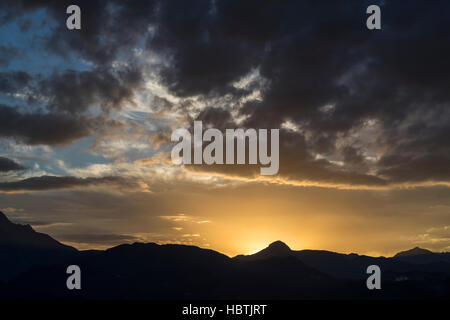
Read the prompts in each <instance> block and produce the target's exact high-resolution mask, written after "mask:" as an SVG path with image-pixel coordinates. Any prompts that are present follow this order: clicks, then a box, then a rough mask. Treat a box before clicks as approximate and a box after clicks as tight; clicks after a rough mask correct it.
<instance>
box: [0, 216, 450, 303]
mask: <svg viewBox="0 0 450 320" xmlns="http://www.w3.org/2000/svg"><path fill="white" fill-rule="evenodd" d="M72 264H75V265H78V266H80V268H81V271H82V281H81V282H82V289H81V290H68V289H67V287H66V279H67V277H68V275H67V274H66V268H67V266H69V265H72ZM373 264H376V265H378V266H380V268H381V270H382V289H381V290H368V289H367V287H366V279H367V277H368V276H369V275H367V274H366V269H367V267H368V266H369V265H373ZM0 298H2V299H423V298H425V299H433V298H439V299H449V298H450V253H434V252H431V251H428V250H425V249H421V248H414V249H411V250H409V251H403V252H399V253H398V254H396V255H395V256H394V257H391V258H385V257H369V256H364V255H358V254H340V253H335V252H330V251H320V250H299V251H295V250H291V249H290V248H289V247H288V246H287V245H286V244H284V243H283V242H281V241H276V242H274V243H272V244H270V245H269V246H268V247H267V248H265V249H263V250H261V251H260V252H258V253H255V254H253V255H239V256H236V257H234V258H229V257H227V256H226V255H223V254H221V253H218V252H216V251H213V250H207V249H201V248H198V247H195V246H185V245H175V244H166V245H158V244H155V243H134V244H123V245H119V246H116V247H113V248H110V249H107V250H89V251H78V250H76V249H75V248H73V247H70V246H66V245H64V244H62V243H60V242H58V241H56V240H55V239H53V238H51V237H50V236H48V235H45V234H42V233H38V232H36V231H34V230H33V229H32V227H31V226H29V225H19V224H14V223H12V222H10V221H9V220H8V218H7V217H6V216H5V215H4V214H3V213H1V212H0Z"/></svg>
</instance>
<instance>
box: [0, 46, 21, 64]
mask: <svg viewBox="0 0 450 320" xmlns="http://www.w3.org/2000/svg"><path fill="white" fill-rule="evenodd" d="M18 54H19V52H18V50H17V49H16V48H12V47H5V46H2V45H0V67H7V66H9V63H10V61H11V60H12V59H13V58H14V57H17V55H18Z"/></svg>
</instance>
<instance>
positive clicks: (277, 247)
mask: <svg viewBox="0 0 450 320" xmlns="http://www.w3.org/2000/svg"><path fill="white" fill-rule="evenodd" d="M265 250H270V251H272V252H280V253H282V252H290V251H291V248H289V247H288V245H287V244H286V243H284V242H283V241H279V240H278V241H275V242H272V243H271V244H270V245H269V246H268V247H267V248H266V249H265Z"/></svg>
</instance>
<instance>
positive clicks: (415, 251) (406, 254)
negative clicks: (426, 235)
mask: <svg viewBox="0 0 450 320" xmlns="http://www.w3.org/2000/svg"><path fill="white" fill-rule="evenodd" d="M422 254H433V252H432V251H430V250H427V249H422V248H419V247H415V248H413V249H410V250H406V251H400V252H399V253H397V254H396V255H395V256H394V257H395V258H401V257H410V256H418V255H422Z"/></svg>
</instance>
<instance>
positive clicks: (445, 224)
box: [0, 0, 450, 256]
mask: <svg viewBox="0 0 450 320" xmlns="http://www.w3.org/2000/svg"><path fill="white" fill-rule="evenodd" d="M281 3H282V2H281V1H265V0H245V1H223V0H205V1H182V0H180V1H137V0H136V1H119V0H109V1H100V0H98V1H95V0H90V1H75V0H70V1H57V0H54V1H50V0H49V1H35V0H29V1H27V0H22V1H17V0H14V1H13V0H11V1H10V0H2V1H1V3H0V211H2V212H4V213H5V214H6V215H7V216H8V217H9V218H10V219H11V220H12V221H14V222H18V223H27V224H31V225H32V226H33V228H35V230H37V231H39V232H43V233H47V234H50V235H51V236H53V237H55V238H56V239H57V240H59V241H61V242H64V243H67V244H70V245H73V246H75V247H77V248H79V249H89V248H101V249H103V248H108V247H111V246H114V245H117V244H121V243H129V242H135V241H141V242H157V243H183V244H192V245H197V246H200V247H204V248H210V249H214V250H217V251H220V252H223V253H225V254H228V255H230V256H232V255H236V254H240V253H245V254H249V253H252V252H254V251H256V250H259V249H262V248H264V247H265V246H267V245H268V244H269V243H270V242H272V241H275V240H282V241H284V242H286V243H287V244H288V245H289V246H290V247H291V248H292V249H325V250H333V251H338V252H344V253H350V252H356V253H361V254H371V255H392V254H394V253H395V252H398V251H400V250H404V249H409V248H411V247H415V246H420V247H424V248H428V249H432V250H435V251H450V166H449V163H450V142H449V137H450V81H449V79H450V58H449V57H450V22H449V15H450V2H449V1H446V0H442V1H438V0H436V1H432V2H427V1H414V0H411V1H407V2H406V1H389V0H384V1H363V0H361V1H335V0H333V1H331V0H330V1H320V2H318V1H312V0H311V1H286V2H283V4H281ZM71 4H77V5H79V6H80V8H81V25H82V28H81V30H68V29H67V27H66V19H67V17H68V14H66V8H67V6H69V5H71ZM370 4H378V5H379V6H380V7H381V10H382V30H368V29H367V28H366V19H367V17H368V15H367V14H366V8H367V6H368V5H370ZM194 120H201V121H202V122H203V125H204V126H205V127H213V128H218V129H220V130H222V131H224V130H225V129H226V128H232V129H233V128H255V129H259V128H267V129H280V168H279V172H278V174H277V175H274V176H261V175H260V174H259V168H260V165H215V166H207V165H190V166H175V165H173V164H172V162H171V159H170V151H171V148H172V146H173V143H171V142H170V136H171V133H172V132H173V130H175V129H177V128H183V127H185V128H191V127H192V125H193V122H194Z"/></svg>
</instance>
